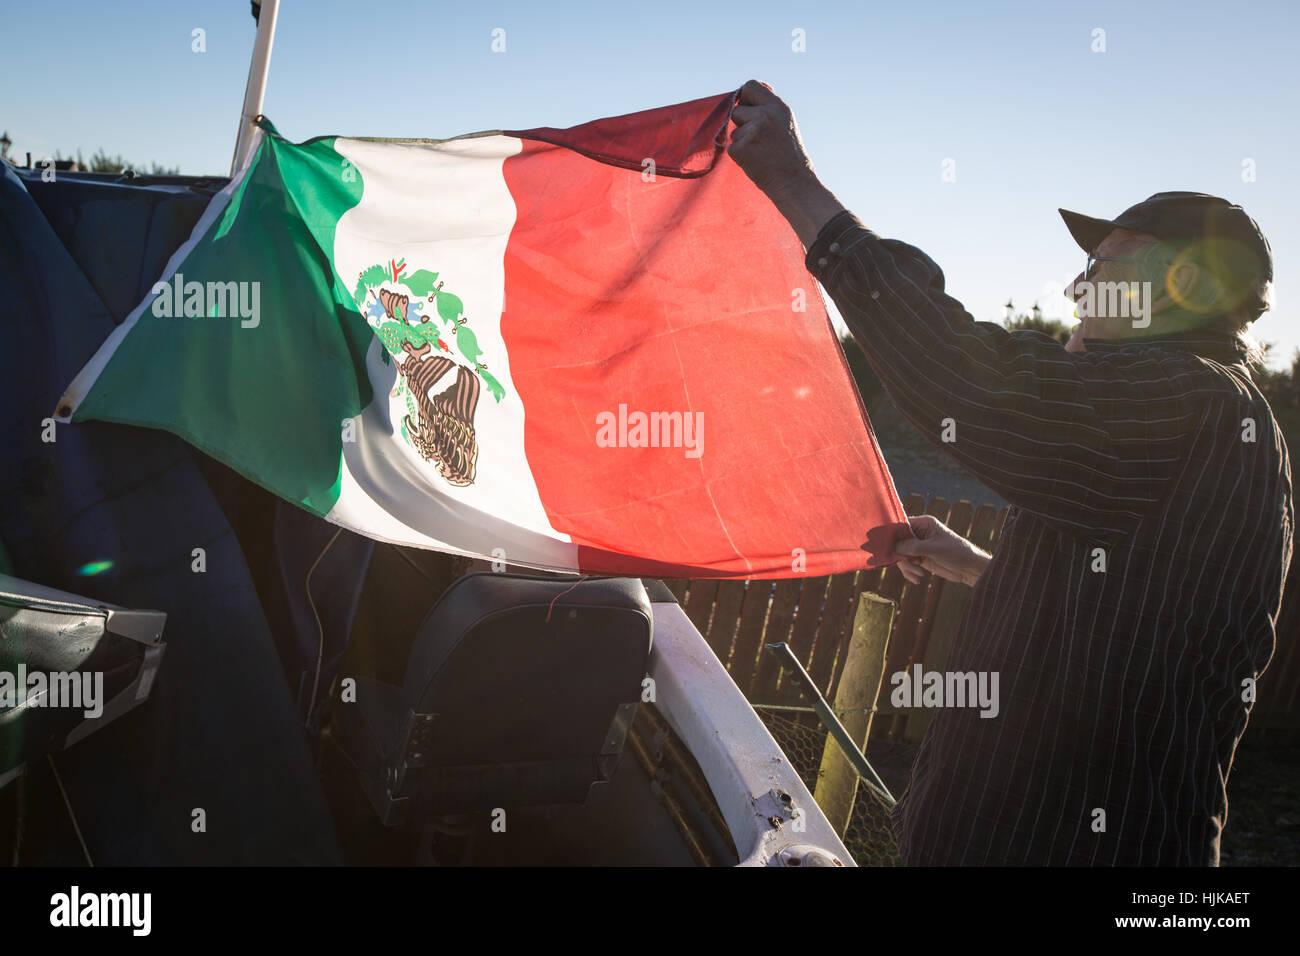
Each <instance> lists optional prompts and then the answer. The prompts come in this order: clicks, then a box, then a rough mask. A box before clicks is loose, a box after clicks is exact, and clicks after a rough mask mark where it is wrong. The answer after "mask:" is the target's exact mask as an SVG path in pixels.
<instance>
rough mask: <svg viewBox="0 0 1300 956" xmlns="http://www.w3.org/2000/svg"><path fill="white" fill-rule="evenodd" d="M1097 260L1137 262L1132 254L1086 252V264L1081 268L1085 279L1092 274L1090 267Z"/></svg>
mask: <svg viewBox="0 0 1300 956" xmlns="http://www.w3.org/2000/svg"><path fill="white" fill-rule="evenodd" d="M1098 262H1137V259H1136V257H1134V256H1094V255H1092V254H1091V253H1089V254H1088V265H1087V267H1086V268H1085V269H1084V270H1083V277H1084V278H1085V279H1087V278H1088V277H1089V276H1091V275H1092V267H1093V265H1095V264H1096V263H1098Z"/></svg>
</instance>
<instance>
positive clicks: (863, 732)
mask: <svg viewBox="0 0 1300 956" xmlns="http://www.w3.org/2000/svg"><path fill="white" fill-rule="evenodd" d="M897 610H898V606H897V605H896V604H895V603H894V602H893V601H891V600H889V599H888V598H883V597H881V596H880V595H878V594H872V593H871V592H870V591H863V592H862V593H861V594H860V595H859V596H858V608H857V613H856V614H855V615H854V617H853V633H852V635H851V636H850V637H849V641H848V647H847V648H846V650H845V655H846V657H845V661H844V670H843V673H842V674H841V676H840V685H839V688H838V689H837V691H836V693H835V701H834V703H833V704H832V705H831V706H832V707H833V708H834V709H835V711H836V713H837V714H839V716H840V720H841V722H842V723H843V724H844V726H845V728H846V729H847V730H848V731H849V733H850V734H852V736H853V741H854V743H856V744H857V745H858V747H859V748H860V749H862V750H863V751H865V750H866V746H867V737H868V735H869V734H870V733H871V709H872V708H873V707H875V705H876V697H877V696H878V695H879V693H880V682H881V680H883V679H884V676H885V652H886V650H887V649H888V645H889V632H890V630H891V628H893V626H894V615H895V613H897ZM846 711H847V713H845V712H846ZM857 792H858V774H857V771H855V770H854V769H853V766H852V764H850V763H849V762H848V760H846V759H845V758H844V754H843V753H842V752H841V751H840V747H839V744H837V743H836V742H835V740H834V738H832V737H831V736H830V735H827V737H826V747H825V749H824V750H823V751H822V763H821V769H820V770H819V771H818V774H817V789H816V792H815V793H814V794H813V797H814V799H816V801H817V805H818V806H819V807H821V809H822V813H824V814H825V815H826V819H827V820H829V821H830V823H831V826H833V827H835V832H837V833H839V834H840V836H843V835H844V833H845V831H846V830H847V829H848V826H849V818H850V817H851V816H852V814H853V800H854V798H855V797H856V796H857Z"/></svg>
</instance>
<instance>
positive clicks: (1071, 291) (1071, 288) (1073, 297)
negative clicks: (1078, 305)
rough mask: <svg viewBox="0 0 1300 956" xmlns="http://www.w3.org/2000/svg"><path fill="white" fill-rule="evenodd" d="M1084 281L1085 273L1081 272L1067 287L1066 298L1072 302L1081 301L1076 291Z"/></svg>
mask: <svg viewBox="0 0 1300 956" xmlns="http://www.w3.org/2000/svg"><path fill="white" fill-rule="evenodd" d="M1082 281H1083V273H1082V272H1080V273H1079V274H1078V275H1077V276H1075V277H1074V279H1073V280H1072V281H1071V282H1070V284H1069V285H1067V286H1066V287H1065V297H1066V298H1067V299H1069V300H1070V301H1071V302H1077V301H1079V296H1078V293H1077V292H1076V291H1075V290H1076V289H1077V288H1078V286H1079V283H1080V282H1082Z"/></svg>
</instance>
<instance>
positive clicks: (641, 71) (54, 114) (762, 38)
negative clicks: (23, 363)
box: [0, 0, 1300, 359]
mask: <svg viewBox="0 0 1300 956" xmlns="http://www.w3.org/2000/svg"><path fill="white" fill-rule="evenodd" d="M3 22H4V27H5V36H4V41H3V49H4V59H5V72H6V74H7V77H6V82H5V84H4V87H3V91H2V92H0V129H4V128H7V129H8V131H9V135H10V136H11V137H12V139H13V140H14V147H13V151H12V154H16V155H17V156H19V157H21V156H22V155H23V154H24V153H25V152H27V151H29V150H30V151H31V152H32V153H33V154H35V155H37V156H41V155H46V154H49V153H52V152H54V151H55V150H62V151H63V152H64V153H65V154H66V153H68V152H70V151H75V150H76V149H77V148H81V149H82V150H83V151H85V152H86V153H87V154H89V153H91V152H93V151H94V150H96V149H98V148H103V149H106V150H107V151H108V152H110V153H120V154H122V155H124V156H126V157H127V158H128V159H132V160H134V161H137V162H140V163H144V164H147V163H149V162H159V163H163V164H165V165H170V166H179V167H180V168H181V170H182V171H183V172H186V173H214V172H215V173H225V172H227V171H228V169H229V164H230V157H231V153H232V150H233V145H234V138H235V133H236V126H237V121H238V114H239V108H240V104H241V102H242V99H243V93H244V83H245V80H246V77H247V70H248V60H249V54H250V52H251V49H252V43H253V36H254V25H253V20H252V17H251V16H250V15H249V12H248V2H247V0H209V2H203V3H199V2H175V0H173V2H163V0H131V2H127V0H65V2H61V3H58V4H56V5H50V6H46V5H43V4H38V3H31V4H21V5H16V4H10V5H8V6H7V8H6V10H5V12H4V14H3ZM1298 26H1300V4H1296V3H1294V2H1289V0H1276V2H1253V0H1234V2H1231V3H1228V2H1221V0H1220V2H1202V0H1191V2H1142V3H1133V2H1127V3H1106V2H1102V3H1098V2H1086V3H1085V2H1071V3H1051V4H1049V3H1045V2H1041V0H1040V2H1018V3H987V2H931V3H925V2H897V0H894V2H889V3H879V2H870V3H861V2H844V3H816V4H813V3H808V2H800V3H776V2H766V0H751V2H747V3H731V2H716V0H707V2H706V0H695V2H690V3H678V2H657V3H654V4H644V3H609V2H606V3H576V2H575V3H566V2H563V0H556V2H547V3H492V2H476V3H470V4H463V3H462V4H453V3H442V2H414V0H372V2H369V3H358V2H355V0H352V2H347V3H345V2H342V0H282V3H281V12H280V21H279V29H278V32H277V36H276V41H275V52H274V58H273V60H272V64H271V73H270V83H269V88H268V92H267V97H266V103H265V107H264V109H265V112H266V114H267V115H268V116H270V117H271V119H272V120H273V121H274V122H275V123H276V125H277V126H278V127H279V129H280V131H281V132H282V133H284V134H285V135H286V136H288V137H290V138H292V139H305V138H307V137H310V136H316V135H322V134H331V133H339V134H347V135H370V136H419V137H445V136H454V135H457V134H459V133H465V132H472V131H476V130H481V129H497V128H526V127H531V126H568V125H573V124H576V123H580V122H584V121H586V120H589V119H594V118H596V117H600V116H608V115H613V114H618V113H625V112H629V111H632V110H637V109H645V108H649V107H654V106H662V105H666V104H669V103H676V102H681V101H683V100H688V99H695V98H697V97H701V96H707V95H711V94H714V93H722V92H725V91H727V90H729V89H734V88H736V87H738V86H740V85H741V83H742V82H744V80H746V79H748V78H750V77H757V78H759V79H762V80H765V81H767V82H768V83H770V84H771V85H772V86H773V87H774V88H775V89H776V91H777V92H778V93H779V94H781V95H782V96H783V97H784V98H785V99H786V100H787V101H788V102H789V103H790V104H791V105H792V106H793V108H794V111H795V115H796V117H797V119H798V121H799V125H800V128H801V130H802V132H803V136H804V140H805V142H806V144H807V146H808V150H809V153H810V154H811V156H812V159H813V162H814V164H815V165H816V167H817V170H818V172H819V173H820V174H821V177H822V179H823V180H824V181H825V182H826V183H827V185H828V186H830V188H831V189H833V190H834V191H835V193H836V194H837V195H838V196H839V197H840V199H841V200H842V201H843V202H844V203H845V204H846V205H847V206H848V207H849V208H851V209H852V210H853V211H854V212H855V213H857V215H858V216H859V217H860V218H862V220H863V221H864V222H866V223H867V225H869V226H871V227H872V228H874V229H876V230H877V231H879V232H881V233H883V234H885V235H887V236H891V237H896V238H900V239H904V240H906V241H908V242H911V243H913V244H915V245H917V246H919V247H920V248H922V249H924V250H925V251H926V252H927V253H929V254H930V255H931V256H932V257H933V258H934V259H935V260H936V261H937V262H938V263H939V264H940V265H941V266H942V267H943V269H944V271H945V273H946V276H947V288H948V291H949V293H950V294H952V295H954V296H955V297H957V298H958V299H960V300H961V301H962V302H964V303H965V305H966V307H967V308H968V309H969V310H970V311H971V313H972V314H974V315H975V317H976V318H979V319H996V318H1000V317H1001V315H1002V304H1003V303H1005V302H1006V300H1007V299H1008V298H1012V299H1014V300H1015V302H1016V304H1017V306H1018V307H1021V308H1027V307H1028V306H1029V305H1031V304H1032V303H1033V302H1034V301H1035V300H1042V299H1043V297H1044V295H1045V290H1046V288H1047V287H1048V286H1049V285H1050V284H1052V283H1056V284H1057V285H1058V287H1059V285H1062V284H1064V282H1065V281H1066V280H1068V279H1070V278H1072V277H1073V276H1074V275H1075V274H1076V273H1077V272H1078V271H1079V269H1080V268H1081V265H1082V259H1083V254H1082V253H1081V252H1080V250H1079V249H1078V247H1077V246H1075V244H1074V243H1073V241H1072V240H1071V239H1070V237H1069V234H1068V233H1067V232H1066V231H1065V227H1064V226H1063V224H1062V223H1061V221H1060V217H1059V216H1058V215H1057V213H1056V209H1057V207H1058V206H1064V207H1066V208H1067V209H1076V210H1079V211H1081V212H1085V213H1089V214H1093V215H1104V216H1114V215H1116V214H1118V213H1119V212H1120V211H1121V210H1123V209H1124V208H1126V207H1127V206H1129V205H1131V204H1132V203H1134V202H1137V201H1138V200H1140V199H1143V198H1145V197H1146V196H1148V195H1150V194H1151V193H1154V192H1159V191H1162V190H1167V189H1191V190H1197V191H1202V192H1209V193H1214V194H1216V195H1220V196H1225V197H1227V198H1229V199H1231V200H1233V201H1235V202H1239V203H1241V204H1242V205H1243V206H1245V208H1246V210H1247V211H1248V212H1250V213H1251V214H1252V215H1253V216H1254V217H1255V219H1256V220H1257V221H1258V222H1259V224H1260V226H1261V227H1262V228H1263V230H1264V233H1265V235H1267V236H1268V238H1269V240H1270V242H1271V243H1272V246H1273V253H1274V258H1275V260H1276V263H1277V268H1276V272H1277V281H1276V283H1275V291H1274V310H1273V311H1272V312H1270V313H1268V314H1267V315H1266V316H1265V317H1264V318H1263V319H1262V320H1260V322H1258V323H1256V327H1255V329H1256V334H1257V335H1258V336H1259V337H1260V338H1261V339H1263V340H1264V341H1267V342H1273V343H1275V344H1276V346H1277V351H1278V353H1280V354H1279V355H1278V358H1279V359H1284V358H1289V356H1290V353H1291V352H1292V351H1293V350H1294V349H1296V348H1297V347H1300V325H1298V324H1297V317H1296V316H1295V314H1294V310H1293V309H1291V308H1290V304H1291V301H1292V298H1293V297H1300V189H1297V183H1300V133H1298V132H1297V124H1296V113H1297V109H1296V106H1297V92H1298V90H1300V84H1298V82H1297V80H1298V76H1297V73H1298V72H1300V67H1298V66H1297V60H1298V58H1297V55H1296V51H1295V42H1296V36H1297V27H1298ZM497 27H500V28H503V29H504V30H505V31H506V34H505V36H506V52H505V53H493V52H492V51H491V40H492V37H491V33H492V30H493V29H494V28H497ZM195 28H202V29H204V30H205V31H206V46H207V51H206V52H205V53H194V52H192V50H191V45H192V39H191V31H192V30H193V29H195ZM1097 28H1100V29H1103V30H1105V46H1106V49H1105V52H1094V51H1093V49H1092V48H1093V46H1094V44H1095V41H1094V38H1093V31H1094V29H1097ZM795 29H802V30H803V31H804V32H805V36H806V52H794V51H793V50H792V48H791V47H792V35H791V34H792V31H793V30H795ZM20 78H21V79H20ZM945 159H952V160H954V161H955V171H956V181H955V182H944V181H943V180H942V178H941V173H942V169H943V165H942V164H943V162H944V160H945ZM1246 159H1253V160H1254V163H1255V171H1256V172H1255V177H1256V178H1255V181H1254V182H1243V177H1242V163H1243V160H1246ZM1044 305H1045V306H1047V305H1048V303H1046V302H1045V301H1044ZM1049 314H1050V313H1049ZM1066 315H1068V313H1066ZM1071 321H1072V320H1071Z"/></svg>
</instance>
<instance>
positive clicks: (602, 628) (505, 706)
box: [336, 573, 653, 825]
mask: <svg viewBox="0 0 1300 956" xmlns="http://www.w3.org/2000/svg"><path fill="white" fill-rule="evenodd" d="M652 630H653V624H652V615H651V609H650V600H649V597H648V595H647V593H646V589H645V586H644V585H643V584H642V583H641V581H640V580H639V579H637V578H594V579H574V578H556V577H544V576H540V575H525V574H503V573H477V574H469V575H465V576H464V577H461V578H459V579H458V580H456V581H455V582H454V583H453V584H452V585H451V586H450V587H448V588H447V590H446V591H445V592H444V593H443V595H442V597H441V598H440V599H439V600H438V602H437V603H436V604H435V605H434V606H433V608H432V609H431V610H430V611H429V613H428V615H427V616H426V617H425V619H424V621H423V623H422V624H421V625H420V627H419V630H418V632H417V634H416V637H415V641H414V644H413V645H412V648H411V652H410V655H409V657H408V660H407V666H406V672H405V676H404V679H403V683H402V686H400V687H397V686H394V685H392V684H387V683H383V682H381V681H377V680H373V679H370V678H365V677H358V678H356V679H355V680H356V685H355V700H350V699H349V694H348V693H347V687H346V684H340V695H339V698H338V699H337V701H336V708H337V726H338V732H339V743H340V746H341V747H342V749H343V751H344V752H345V754H347V756H348V758H349V759H350V760H351V762H352V763H353V764H354V765H355V766H356V768H357V771H358V773H359V774H360V777H361V785H362V788H363V789H364V790H365V792H366V794H367V796H368V797H369V798H370V802H371V803H372V805H373V806H374V808H375V810H376V812H377V813H378V814H379V817H380V819H381V820H383V822H384V823H385V824H389V825H396V824H400V823H403V822H405V821H406V820H408V819H412V818H422V817H432V816H439V815H446V814H452V813H462V812H466V811H474V810H494V809H496V808H503V809H509V808H523V807H544V806H553V805H561V804H582V803H585V802H587V800H588V799H589V798H590V797H591V796H592V795H593V792H594V791H596V790H597V789H598V788H600V787H602V786H603V785H604V784H605V783H606V782H607V781H608V780H609V779H610V778H611V777H612V776H613V773H614V769H615V767H616V766H617V764H618V760H619V756H620V754H621V753H622V751H623V744H624V740H625V738H626V735H627V731H628V728H629V727H630V726H631V723H632V719H633V717H634V716H635V714H636V706H637V703H638V701H639V700H640V697H641V691H642V682H643V681H644V679H645V677H646V670H647V666H648V659H649V655H650V647H651V634H652ZM342 677H343V678H344V679H346V678H347V675H346V674H344V675H342Z"/></svg>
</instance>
